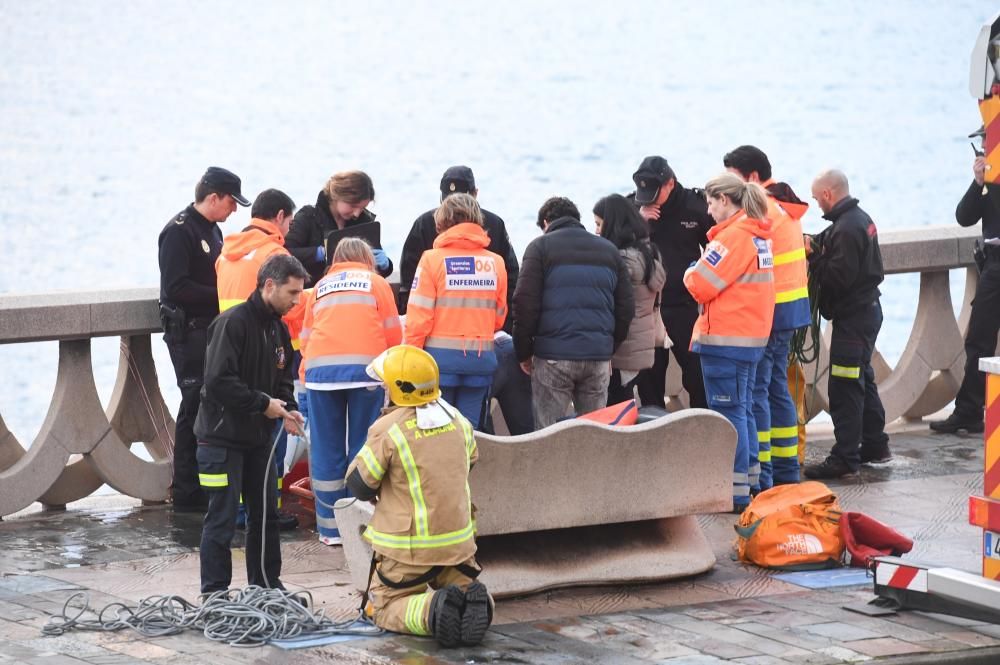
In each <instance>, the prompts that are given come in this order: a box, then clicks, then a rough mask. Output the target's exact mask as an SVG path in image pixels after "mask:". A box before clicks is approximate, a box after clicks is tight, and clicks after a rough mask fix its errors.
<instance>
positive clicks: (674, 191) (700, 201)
mask: <svg viewBox="0 0 1000 665" xmlns="http://www.w3.org/2000/svg"><path fill="white" fill-rule="evenodd" d="M632 180H633V181H634V182H635V194H634V195H632V197H634V199H635V202H636V204H637V205H639V206H640V208H639V212H640V213H641V214H642V216H643V218H644V219H645V220H646V221H647V222H648V223H649V235H650V240H652V241H653V243H654V244H655V245H656V246H657V248H659V250H660V256H661V257H663V265H664V267H665V268H666V269H667V283H666V285H664V287H663V292H662V294H661V295H660V315H661V316H662V317H663V324H664V325H665V326H666V328H667V334H668V335H670V339H671V340H673V343H674V345H673V347H672V350H673V352H674V358H675V359H676V360H677V362H678V363H679V364H680V368H681V375H682V376H681V380H682V383H683V384H684V390H686V391H687V394H688V398H689V400H690V403H691V406H693V407H699V408H702V409H704V408H708V403H707V402H706V401H705V384H704V381H703V380H702V376H701V361H700V360H699V358H698V354H697V353H692V352H691V351H690V350H689V348H690V346H691V331H692V330H693V329H694V323H695V321H696V320H697V319H698V304H697V303H696V302H695V301H694V299H693V298H692V297H691V294H690V293H688V290H687V289H686V288H685V287H684V281H683V280H684V271H685V270H687V268H688V266H690V265H691V263H693V262H694V261H697V260H698V259H699V258H700V257H701V250H702V248H703V247H704V246H705V245H707V244H708V235H707V234H708V230H709V229H710V228H712V227H713V226H715V220H714V219H712V216H711V215H709V214H708V204H707V203H706V201H705V193H704V192H703V191H702V190H700V189H686V188H685V187H683V186H682V185H681V184H680V183H679V182H677V178H676V177H674V171H673V169H672V168H670V165H669V164H667V160H666V159H664V158H663V157H659V156H652V157H646V158H645V159H644V160H642V163H641V164H640V165H639V168H638V170H636V172H635V173H634V174H633V175H632ZM668 363H669V357H668V355H667V350H666V349H656V356H655V361H654V363H653V366H652V367H651V368H650V369H645V370H642V371H641V372H639V378H638V381H637V386H638V388H639V398H640V399H641V400H642V403H643V405H644V406H648V405H650V404H653V405H656V406H659V407H664V406H665V405H664V394H665V393H666V381H667V365H668Z"/></svg>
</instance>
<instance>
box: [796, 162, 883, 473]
mask: <svg viewBox="0 0 1000 665" xmlns="http://www.w3.org/2000/svg"><path fill="white" fill-rule="evenodd" d="M812 195H813V198H814V199H816V202H817V203H818V204H819V207H820V209H821V210H822V211H823V218H824V219H828V220H830V221H831V222H832V223H831V224H830V226H828V227H827V228H825V229H824V230H823V231H822V232H821V233H819V234H817V235H816V236H814V237H813V238H812V239H811V242H809V243H807V254H808V260H809V270H810V272H811V273H812V275H813V278H814V280H815V282H816V283H818V284H819V312H820V314H821V315H822V316H823V318H825V319H827V320H829V321H830V322H831V325H832V326H833V335H832V337H831V341H830V370H829V372H830V377H829V398H830V418H831V419H832V420H833V436H834V438H835V439H836V441H835V443H834V445H833V449H832V450H831V451H830V455H829V456H828V457H827V458H826V459H825V460H824V461H823V462H821V463H819V464H810V465H808V466H806V468H805V474H806V477H807V478H813V479H816V480H825V479H832V478H843V477H846V476H853V475H856V474H857V473H858V469H859V467H860V465H861V464H866V463H869V462H884V461H888V460H889V459H891V458H892V455H891V454H890V452H889V437H888V436H887V435H886V433H885V409H884V408H882V400H881V398H880V397H879V394H878V386H877V385H876V384H875V371H874V370H873V369H872V364H871V360H872V354H873V353H874V351H875V338H876V337H878V331H879V330H880V329H881V327H882V304H881V303H880V302H879V296H880V295H881V294H880V292H879V289H878V285H879V284H881V283H882V279H883V278H884V276H885V273H884V271H883V268H882V252H881V250H880V249H879V246H878V229H877V228H876V227H875V222H873V221H872V218H871V217H869V216H868V214H867V213H866V212H865V211H864V210H862V209H861V208H860V207H858V200H857V199H855V198H852V197H851V193H850V189H849V188H848V183H847V177H846V176H845V175H844V174H843V173H841V172H840V171H836V170H830V171H826V172H824V173H822V174H821V175H820V176H819V177H818V178H816V180H815V181H814V182H813V185H812Z"/></svg>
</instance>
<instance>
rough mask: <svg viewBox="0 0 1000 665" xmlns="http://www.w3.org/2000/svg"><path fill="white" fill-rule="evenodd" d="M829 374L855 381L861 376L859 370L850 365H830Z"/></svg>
mask: <svg viewBox="0 0 1000 665" xmlns="http://www.w3.org/2000/svg"><path fill="white" fill-rule="evenodd" d="M830 374H832V375H833V376H836V377H839V378H841V379H856V378H858V377H860V376H861V368H860V367H852V366H850V365H830Z"/></svg>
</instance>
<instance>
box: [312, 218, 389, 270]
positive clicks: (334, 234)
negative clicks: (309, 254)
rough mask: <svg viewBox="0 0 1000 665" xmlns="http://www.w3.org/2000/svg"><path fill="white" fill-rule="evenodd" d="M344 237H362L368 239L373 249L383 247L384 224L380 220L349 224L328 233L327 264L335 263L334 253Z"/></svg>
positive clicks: (326, 246) (324, 243)
mask: <svg viewBox="0 0 1000 665" xmlns="http://www.w3.org/2000/svg"><path fill="white" fill-rule="evenodd" d="M344 238H361V239H362V240H365V241H367V243H368V244H369V245H371V246H372V248H373V249H375V248H378V247H381V246H382V242H381V238H382V225H381V224H379V223H378V222H365V223H363V224H357V225H355V226H347V227H344V228H342V229H334V230H333V231H330V232H329V233H327V234H326V239H325V240H324V241H323V246H324V249H325V250H326V265H327V266H329V265H330V264H331V263H333V253H334V252H335V251H336V250H337V245H339V244H340V241H341V240H343V239H344Z"/></svg>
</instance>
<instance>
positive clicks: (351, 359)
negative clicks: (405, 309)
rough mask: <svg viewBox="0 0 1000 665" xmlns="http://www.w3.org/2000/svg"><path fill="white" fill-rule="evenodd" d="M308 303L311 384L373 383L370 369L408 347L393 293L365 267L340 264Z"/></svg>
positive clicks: (305, 361) (305, 345)
mask: <svg viewBox="0 0 1000 665" xmlns="http://www.w3.org/2000/svg"><path fill="white" fill-rule="evenodd" d="M303 300H305V303H306V304H305V318H304V323H303V329H302V366H303V367H305V381H306V382H309V383H351V382H356V381H365V382H368V381H371V377H369V376H368V374H366V373H365V368H366V367H367V366H368V364H369V363H370V362H371V361H372V360H374V359H375V357H376V356H377V355H378V354H380V353H382V352H383V351H385V350H386V349H387V348H389V347H390V346H396V345H397V344H399V343H400V342H401V341H402V337H403V334H402V329H401V328H400V324H399V314H398V313H397V311H396V300H395V297H394V296H393V293H392V287H390V286H389V283H388V282H386V281H385V279H384V278H383V277H382V276H381V275H379V274H378V273H377V272H375V271H373V270H371V269H370V268H369V267H368V266H366V265H365V264H363V263H354V262H351V261H344V262H340V263H334V264H333V265H332V266H330V269H329V270H328V271H327V273H326V275H325V276H324V277H323V278H322V279H321V280H319V282H317V284H316V286H315V287H314V288H313V289H312V292H311V293H309V295H308V297H306V298H304V299H303Z"/></svg>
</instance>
